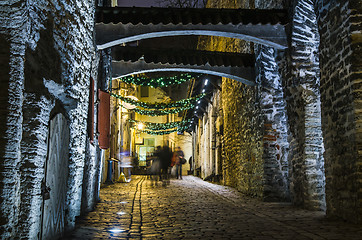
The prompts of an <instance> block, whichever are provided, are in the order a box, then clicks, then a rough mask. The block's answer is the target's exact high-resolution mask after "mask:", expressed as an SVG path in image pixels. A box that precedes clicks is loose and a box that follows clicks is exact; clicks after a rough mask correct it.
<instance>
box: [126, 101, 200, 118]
mask: <svg viewBox="0 0 362 240" xmlns="http://www.w3.org/2000/svg"><path fill="white" fill-rule="evenodd" d="M120 106H121V107H123V108H125V107H124V106H123V105H122V104H120ZM193 107H194V105H187V106H183V107H180V108H173V109H167V110H144V109H139V108H134V109H130V110H131V111H134V112H136V113H138V114H141V115H148V116H152V117H154V116H163V115H167V114H174V113H179V112H182V111H185V110H188V109H191V108H193Z"/></svg>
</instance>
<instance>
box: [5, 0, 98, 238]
mask: <svg viewBox="0 0 362 240" xmlns="http://www.w3.org/2000/svg"><path fill="white" fill-rule="evenodd" d="M0 9H1V10H0V11H1V17H0V39H1V41H2V43H4V44H2V50H1V58H0V60H1V71H4V74H2V78H5V79H3V81H1V82H2V84H3V85H4V86H3V88H2V89H4V90H7V93H8V94H4V95H2V99H1V101H2V103H3V105H2V107H1V111H2V113H3V114H2V116H3V118H4V119H3V120H4V121H2V123H1V124H2V126H1V131H2V132H3V133H4V134H2V135H1V136H2V138H1V141H2V146H3V147H2V150H1V167H0V171H1V172H0V174H1V191H2V192H1V197H0V199H1V200H0V201H1V221H0V224H1V226H0V228H1V229H0V232H1V238H2V239H13V238H14V237H15V236H16V237H19V238H24V239H35V238H37V237H38V234H39V232H40V228H41V205H42V201H43V200H42V197H41V181H42V179H43V178H44V163H45V160H46V156H47V136H48V124H49V120H50V118H51V117H52V116H54V115H55V114H56V113H59V112H63V113H64V114H65V116H66V117H67V118H68V121H69V126H70V146H69V150H70V155H69V173H70V175H69V178H68V179H69V181H68V189H69V191H68V194H67V207H66V208H67V210H66V211H67V215H66V217H67V219H66V222H67V223H66V227H67V228H72V227H73V226H74V221H75V217H76V216H78V215H79V214H80V210H81V196H82V181H83V177H84V176H83V170H84V165H85V160H86V155H87V156H89V157H87V161H90V162H95V161H96V157H95V154H93V153H92V152H94V151H95V149H94V147H93V149H92V148H90V147H87V144H88V143H87V133H86V129H87V121H86V120H87V117H88V95H89V94H88V93H89V80H90V77H91V76H93V78H96V77H97V76H96V75H95V73H96V70H97V64H98V63H97V56H96V55H95V49H94V44H93V14H94V6H93V4H92V3H88V2H87V3H86V2H84V1H77V0H73V1H67V2H63V1H10V0H9V1H2V2H1V3H0ZM4 48H5V49H4ZM5 72H7V73H5ZM94 165H95V164H90V166H92V167H91V168H93V166H94ZM94 171H95V170H94V169H93V171H90V172H94ZM92 184H93V185H94V184H95V183H94V182H93V183H92ZM87 204H88V205H92V203H90V202H89V201H87ZM93 204H94V200H93ZM14 226H17V227H14Z"/></svg>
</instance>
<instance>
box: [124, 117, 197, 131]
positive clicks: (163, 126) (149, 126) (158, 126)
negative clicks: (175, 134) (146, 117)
mask: <svg viewBox="0 0 362 240" xmlns="http://www.w3.org/2000/svg"><path fill="white" fill-rule="evenodd" d="M128 121H129V122H131V123H135V125H138V124H140V123H142V124H144V125H145V127H146V130H154V131H155V130H156V131H159V130H167V129H170V128H176V127H177V128H182V127H185V126H186V125H187V124H189V123H190V122H191V120H190V119H187V120H184V121H175V122H169V123H154V122H143V121H137V120H133V119H128Z"/></svg>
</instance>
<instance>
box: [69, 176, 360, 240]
mask: <svg viewBox="0 0 362 240" xmlns="http://www.w3.org/2000/svg"><path fill="white" fill-rule="evenodd" d="M100 197H101V202H100V203H99V204H98V205H97V206H96V209H95V210H94V211H93V212H90V213H89V214H88V215H87V216H85V217H84V218H83V219H80V220H79V221H78V223H77V227H76V230H75V231H74V232H73V233H72V234H71V236H68V238H66V239H361V236H362V229H361V228H360V227H359V226H357V225H351V224H346V223H344V222H336V221H332V220H327V219H325V218H324V213H322V212H312V211H307V210H301V209H296V208H294V207H292V206H290V205H289V204H283V203H265V202H259V201H257V200H255V199H249V198H247V197H245V196H242V195H241V194H240V193H239V192H237V191H236V190H234V189H231V188H228V187H225V186H220V185H215V184H211V183H208V182H204V181H202V180H201V179H199V178H196V177H193V176H185V177H184V179H183V180H171V182H170V185H168V186H167V187H164V186H162V184H161V183H158V184H156V185H155V184H154V183H153V182H152V181H151V180H149V179H147V177H146V176H133V179H132V181H131V182H130V183H117V184H114V185H110V186H108V187H105V188H103V189H102V190H101V195H100Z"/></svg>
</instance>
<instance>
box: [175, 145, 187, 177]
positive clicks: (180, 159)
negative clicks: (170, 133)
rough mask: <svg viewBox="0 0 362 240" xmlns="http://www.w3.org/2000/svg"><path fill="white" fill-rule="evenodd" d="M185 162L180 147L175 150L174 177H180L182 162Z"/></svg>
mask: <svg viewBox="0 0 362 240" xmlns="http://www.w3.org/2000/svg"><path fill="white" fill-rule="evenodd" d="M185 162H186V159H185V155H184V152H183V151H182V150H181V148H180V147H177V151H176V179H182V164H184V163H185Z"/></svg>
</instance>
